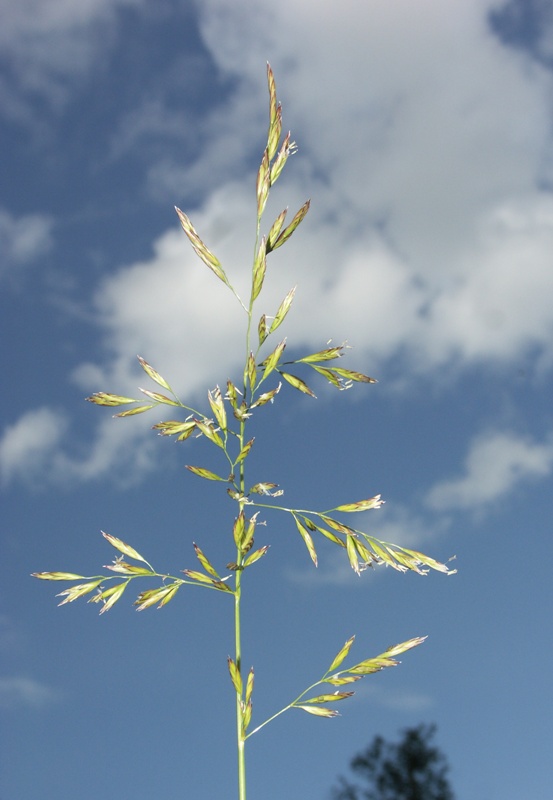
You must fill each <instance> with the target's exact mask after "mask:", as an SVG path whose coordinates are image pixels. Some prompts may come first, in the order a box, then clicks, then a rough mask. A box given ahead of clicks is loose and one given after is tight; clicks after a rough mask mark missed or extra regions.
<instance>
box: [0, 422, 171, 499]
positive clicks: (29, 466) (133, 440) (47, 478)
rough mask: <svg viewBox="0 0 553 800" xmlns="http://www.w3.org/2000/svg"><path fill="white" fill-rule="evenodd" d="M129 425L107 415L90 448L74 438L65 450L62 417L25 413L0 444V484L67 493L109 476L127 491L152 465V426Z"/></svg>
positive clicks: (153, 464)
mask: <svg viewBox="0 0 553 800" xmlns="http://www.w3.org/2000/svg"><path fill="white" fill-rule="evenodd" d="M101 411H106V409H101V410H99V413H101ZM133 422H134V424H131V425H128V424H125V421H123V420H121V421H119V424H117V421H115V420H113V419H112V418H111V415H109V416H107V417H106V416H105V415H104V416H103V417H102V418H101V419H100V421H99V422H98V423H97V425H96V426H95V427H94V429H93V433H92V436H93V441H92V443H90V444H85V443H83V442H80V443H79V442H78V441H77V439H76V437H73V438H74V440H75V441H74V442H73V443H72V446H71V447H69V446H68V442H69V440H70V437H69V435H68V431H69V423H68V421H67V419H66V418H65V416H64V415H62V414H61V413H60V412H58V411H55V410H53V409H50V408H46V407H43V408H39V409H35V410H33V411H28V412H26V413H25V414H23V415H22V416H21V417H20V418H19V419H18V420H17V421H16V422H14V423H13V424H12V425H9V426H8V427H7V428H6V429H5V431H4V433H3V435H2V438H1V439H0V477H1V479H2V483H4V485H8V484H9V483H10V482H12V481H13V480H21V481H23V482H25V483H27V484H28V485H30V486H31V487H34V488H42V487H43V486H46V485H49V484H56V485H61V486H64V487H66V488H67V487H70V486H72V485H74V484H75V482H79V481H91V480H96V479H98V478H101V477H104V476H105V475H106V474H108V473H111V474H112V475H114V479H115V481H116V482H117V483H118V484H119V485H120V486H129V485H131V484H133V483H135V482H136V481H137V480H139V479H140V478H142V477H143V476H144V475H145V474H146V473H148V472H149V471H150V470H151V469H153V468H154V466H155V464H156V460H155V437H154V436H153V434H152V432H151V430H150V427H151V425H152V422H151V421H149V420H146V421H145V420H138V419H137V420H133Z"/></svg>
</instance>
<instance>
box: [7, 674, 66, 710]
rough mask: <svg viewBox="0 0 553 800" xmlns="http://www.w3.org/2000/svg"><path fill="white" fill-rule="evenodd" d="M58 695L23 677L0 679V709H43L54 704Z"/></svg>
mask: <svg viewBox="0 0 553 800" xmlns="http://www.w3.org/2000/svg"><path fill="white" fill-rule="evenodd" d="M59 697H60V693H59V692H58V691H56V690H54V689H51V688H50V687H49V686H46V685H45V684H43V683H40V682H39V681H37V680H35V679H34V678H27V677H23V676H14V677H9V678H8V677H6V678H0V708H4V709H11V708H16V709H17V708H21V707H27V708H43V707H44V706H47V705H50V704H51V703H53V702H56V701H57V700H58V699H59Z"/></svg>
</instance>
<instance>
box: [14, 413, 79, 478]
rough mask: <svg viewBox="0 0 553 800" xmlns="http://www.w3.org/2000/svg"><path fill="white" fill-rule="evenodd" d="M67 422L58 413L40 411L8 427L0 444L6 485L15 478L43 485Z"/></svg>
mask: <svg viewBox="0 0 553 800" xmlns="http://www.w3.org/2000/svg"><path fill="white" fill-rule="evenodd" d="M65 429H66V422H65V419H64V417H63V416H62V415H61V414H60V413H59V412H57V411H53V410H51V409H49V408H39V409H36V410H34V411H28V412H27V413H26V414H23V416H22V417H20V418H19V420H18V421H17V422H15V423H13V424H12V425H10V426H8V427H7V428H6V430H5V431H4V434H3V436H2V439H1V440H0V475H1V476H2V481H3V482H4V483H9V482H10V480H12V479H13V478H20V479H22V480H24V481H28V482H31V483H32V482H34V481H38V482H39V483H42V482H43V481H42V477H41V476H42V475H43V474H44V473H48V471H49V470H50V468H51V464H50V456H51V453H52V451H53V450H55V449H56V448H57V447H58V445H59V442H60V440H61V438H62V436H63V434H64V432H65Z"/></svg>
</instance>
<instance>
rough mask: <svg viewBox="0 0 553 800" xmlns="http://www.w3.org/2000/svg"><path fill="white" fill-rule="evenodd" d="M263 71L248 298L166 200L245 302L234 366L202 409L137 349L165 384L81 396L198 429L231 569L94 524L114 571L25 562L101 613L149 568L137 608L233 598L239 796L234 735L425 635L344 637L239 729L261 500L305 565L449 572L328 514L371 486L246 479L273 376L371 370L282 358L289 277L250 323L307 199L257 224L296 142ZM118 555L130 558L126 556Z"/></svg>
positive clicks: (344, 384)
mask: <svg viewBox="0 0 553 800" xmlns="http://www.w3.org/2000/svg"><path fill="white" fill-rule="evenodd" d="M267 77H268V85H269V97H270V114H269V131H268V137H267V145H266V148H265V151H264V153H263V156H262V159H261V164H260V166H259V170H258V174H257V180H256V196H257V228H256V240H255V247H254V254H255V255H254V259H253V264H252V273H251V287H250V297H249V299H248V301H247V302H244V301H243V300H242V299H241V298H240V297H239V296H238V294H237V293H236V290H235V289H234V287H233V286H232V284H231V282H230V280H229V277H228V275H227V272H226V271H225V270H224V269H223V266H222V265H221V262H220V261H219V259H218V258H217V256H215V255H214V254H213V253H212V252H211V250H210V249H209V248H208V247H207V245H206V244H205V243H204V242H203V241H202V239H201V238H200V236H199V234H198V233H197V231H196V230H195V228H194V226H193V224H192V222H191V221H190V219H189V217H188V216H187V215H186V214H185V213H184V212H182V211H181V210H180V209H178V208H177V209H176V211H177V215H178V218H179V220H180V223H181V226H182V228H183V231H184V233H185V234H186V236H187V237H188V240H189V242H190V244H191V246H192V248H193V250H194V251H195V253H196V254H197V256H198V257H199V259H200V260H201V261H202V262H203V263H204V265H205V266H207V267H208V268H209V269H210V270H211V271H212V272H213V274H214V275H215V276H216V278H217V279H218V280H219V281H221V282H222V283H223V284H224V285H225V286H226V287H227V288H228V289H229V290H230V292H231V293H232V295H233V296H234V298H235V299H236V300H237V301H238V302H239V304H240V306H241V308H242V309H243V311H244V313H245V320H244V326H245V333H246V342H247V346H246V352H245V355H244V362H243V363H244V366H243V370H242V374H241V375H240V376H239V377H238V378H237V379H235V380H228V381H227V384H226V391H225V392H224V393H223V391H222V390H221V389H220V387H219V386H216V387H215V388H213V389H211V390H209V391H208V392H207V402H206V404H205V406H204V408H203V410H198V409H196V408H193V407H192V406H190V405H186V404H185V403H183V402H182V401H181V400H180V398H179V397H177V395H176V394H175V392H174V391H173V389H172V388H171V385H170V383H169V382H168V381H167V380H166V379H165V378H164V377H163V376H161V375H160V374H159V372H157V371H156V370H155V369H154V368H153V367H152V366H151V365H150V364H149V363H148V362H147V361H146V360H145V359H144V358H142V357H139V358H138V361H139V364H140V366H141V367H142V369H143V370H144V372H145V373H146V376H147V377H148V378H149V379H150V380H151V381H152V382H153V383H154V384H155V385H156V386H157V387H159V388H161V389H162V390H163V392H159V391H157V389H155V390H152V389H140V390H139V391H140V393H141V394H142V395H143V396H144V397H146V398H147V400H148V402H147V403H146V404H145V403H144V401H143V399H137V398H131V397H126V396H122V395H119V394H113V393H109V392H103V391H102V392H96V393H95V394H93V395H91V396H90V397H88V398H87V400H88V401H89V402H91V403H93V404H95V405H99V406H107V407H110V408H115V407H121V406H130V408H125V409H124V410H122V411H119V412H118V413H116V414H115V415H114V416H115V417H123V418H126V417H130V416H134V415H136V414H142V413H147V412H148V411H151V410H152V409H157V408H158V407H160V406H161V407H168V408H170V409H171V414H175V416H174V417H173V418H171V419H167V420H166V421H162V422H158V423H156V424H155V425H154V426H153V430H155V431H156V432H157V433H158V434H160V435H161V436H164V437H173V438H174V439H175V440H176V441H177V442H182V441H185V440H187V439H189V438H190V437H191V436H192V435H194V436H195V437H203V438H204V439H205V440H206V441H207V442H208V443H209V444H210V445H213V447H214V448H215V449H216V451H217V452H218V455H219V457H220V462H221V466H220V468H218V470H217V472H213V471H212V470H210V469H207V468H206V467H204V466H202V465H199V466H198V465H187V469H188V471H189V472H191V473H192V474H193V475H194V476H195V477H198V478H202V479H204V480H208V481H213V482H216V483H221V484H224V487H221V488H224V490H225V494H226V495H228V496H230V497H231V498H232V499H233V500H234V501H235V503H236V508H235V514H234V520H233V521H230V520H229V533H230V535H229V537H228V541H227V545H229V546H230V547H231V548H232V550H233V552H232V557H231V558H230V560H229V561H228V563H227V566H226V570H225V571H228V573H230V574H222V572H223V571H222V570H220V569H219V568H218V567H216V566H214V562H213V561H212V560H211V559H208V558H207V556H206V555H205V554H204V552H203V550H201V549H200V547H199V546H198V545H197V544H194V545H193V546H194V551H195V555H196V557H197V559H198V561H199V564H200V567H201V570H197V569H188V568H187V569H183V570H181V575H183V576H184V577H177V576H174V575H169V574H166V573H161V572H158V571H157V570H156V569H154V567H153V566H152V565H151V564H150V563H149V562H148V561H147V560H146V559H145V558H144V557H143V556H141V555H140V554H139V553H138V552H137V551H136V550H135V549H134V548H133V547H132V546H131V545H128V544H126V543H125V542H123V541H122V540H121V539H119V538H117V537H115V536H112V535H110V534H106V533H104V534H103V535H104V537H105V538H106V540H107V541H108V543H109V544H110V545H112V546H113V547H114V548H115V549H116V550H117V551H118V552H119V553H120V554H121V555H119V556H117V557H116V558H115V559H114V561H113V563H112V564H111V565H109V566H107V567H106V569H107V570H109V573H116V574H115V575H113V574H103V575H94V576H91V577H83V576H81V575H76V574H74V573H67V572H40V573H35V577H37V578H41V579H43V580H66V581H83V580H84V581H85V582H84V583H82V582H80V583H77V584H74V585H73V586H71V587H70V588H68V589H65V590H64V591H62V592H61V593H60V594H59V595H58V596H60V597H63V598H64V599H63V600H62V601H61V603H60V605H63V604H65V603H71V602H73V601H75V600H77V599H78V598H80V597H83V596H85V595H89V594H92V592H94V591H95V594H92V597H90V598H89V602H92V603H96V604H99V605H100V606H101V609H100V613H104V612H105V611H107V610H109V609H111V608H112V607H113V606H114V605H115V603H117V602H118V601H119V600H120V599H121V597H122V596H123V594H124V592H125V590H126V589H127V587H128V586H129V584H130V583H131V581H135V580H140V581H143V580H149V581H153V582H154V584H155V585H154V587H153V588H147V589H142V590H141V591H139V593H138V597H137V599H136V601H135V605H136V607H137V610H139V611H143V610H145V609H148V608H151V607H153V606H156V607H157V608H162V607H163V606H165V605H166V604H167V603H168V602H170V601H171V600H173V598H174V597H175V596H176V595H177V593H178V592H179V590H180V589H182V587H183V586H186V587H188V586H194V587H196V588H202V589H212V590H215V591H218V592H221V593H222V594H226V595H231V596H232V597H233V598H234V608H235V641H236V651H235V654H234V658H230V657H229V661H228V667H229V673H230V677H231V681H232V686H233V688H234V691H235V693H236V708H237V739H238V753H239V798H240V800H245V797H246V783H245V761H244V744H245V741H246V739H247V738H248V737H249V736H251V735H253V733H256V732H257V731H259V730H260V729H261V728H263V727H264V725H266V724H267V723H268V722H269V721H270V720H271V719H274V718H275V717H276V716H279V715H280V714H282V713H283V712H284V711H287V710H288V709H291V708H297V709H300V710H302V711H306V712H307V713H309V714H313V715H315V716H322V717H333V716H335V715H336V714H337V713H338V712H337V711H336V710H335V709H333V708H329V707H328V704H329V703H332V704H333V703H335V702H338V701H341V700H345V699H347V698H349V697H351V696H352V694H353V692H352V691H340V690H336V691H334V692H326V693H325V692H324V691H323V693H322V694H317V695H314V696H309V697H308V696H307V695H309V693H310V692H311V691H312V690H313V689H314V688H315V687H317V686H319V685H321V684H323V685H324V684H330V685H331V686H338V687H340V686H344V685H349V684H351V683H354V682H356V681H357V680H359V679H361V678H362V677H364V676H366V675H369V674H372V673H373V672H377V671H379V670H381V669H384V668H386V667H390V666H395V665H396V664H397V663H398V662H397V661H396V659H395V657H396V656H397V655H399V654H401V653H403V652H405V651H406V650H409V649H411V648H412V647H415V646H416V645H419V644H420V643H421V642H422V641H423V638H414V639H410V640H408V641H407V642H403V643H401V644H399V645H396V646H395V647H393V648H388V649H387V650H385V651H384V652H383V653H381V654H380V655H378V656H376V657H373V658H368V659H365V660H363V661H360V662H358V663H357V664H354V665H353V666H352V667H349V668H347V669H340V670H338V667H340V666H341V664H342V662H343V661H344V659H345V658H346V656H347V655H348V654H349V650H350V648H351V645H352V643H353V638H351V639H349V640H348V642H346V644H345V645H344V647H343V648H342V649H341V650H340V651H339V653H338V655H337V656H336V657H335V658H334V660H333V661H332V663H331V666H330V668H329V669H328V671H327V672H326V673H325V674H324V675H323V677H322V678H321V679H320V680H319V681H317V682H316V683H314V684H312V686H310V687H309V688H308V689H306V690H305V691H304V692H302V693H301V694H300V695H299V696H298V697H297V698H296V700H294V701H292V702H291V703H290V704H289V705H287V706H286V707H285V708H283V709H281V710H280V711H278V712H277V713H276V714H274V715H273V716H272V717H270V719H268V720H266V721H265V722H263V723H261V724H260V725H258V726H257V727H256V728H255V729H254V730H252V731H250V732H249V733H248V732H247V731H248V729H249V726H250V723H251V717H252V692H253V683H254V673H253V670H251V671H250V673H249V675H248V678H247V681H244V680H243V677H242V653H241V648H242V643H241V626H240V611H241V593H242V580H243V578H242V576H243V574H244V572H245V571H246V570H247V569H249V568H250V567H253V566H254V564H256V563H257V562H258V561H259V560H260V559H261V558H262V557H263V556H265V555H266V554H267V551H268V545H263V546H262V547H260V548H258V549H256V550H253V546H254V536H255V531H256V525H257V521H258V514H259V513H260V511H261V509H263V513H266V512H281V513H285V514H287V515H288V516H289V518H290V519H291V521H293V523H294V524H295V528H296V530H297V531H298V533H299V535H300V536H301V538H302V540H303V542H304V544H305V546H306V549H307V551H308V555H309V557H310V558H311V561H312V562H313V563H314V565H315V566H317V551H316V547H318V546H320V545H321V544H324V545H329V544H330V545H333V546H336V547H338V548H340V550H343V551H344V555H345V557H346V558H347V559H348V562H349V564H350V565H351V567H352V569H353V570H354V572H355V573H357V574H358V575H359V574H360V573H361V572H362V571H363V570H364V569H366V568H367V567H375V566H379V565H383V564H385V565H388V566H390V567H392V568H393V569H395V570H398V571H400V572H404V571H406V570H412V571H414V572H417V573H419V574H424V573H425V572H427V571H428V570H429V569H432V570H437V571H439V572H444V573H448V572H451V571H450V570H449V569H448V567H447V566H446V565H444V564H441V563H439V562H437V561H435V560H434V559H432V558H429V557H428V556H425V555H423V554H422V553H419V552H416V551H414V550H409V549H407V548H404V547H400V546H398V545H393V544H389V543H386V542H382V541H380V540H378V539H375V538H374V537H371V536H368V535H367V534H365V533H364V532H363V531H361V530H359V529H356V528H353V527H351V526H350V525H348V524H346V523H344V522H342V521H340V519H337V518H336V517H335V516H334V515H335V514H338V515H341V514H346V515H350V514H352V513H355V512H360V511H368V510H375V509H378V508H379V507H380V506H381V505H382V502H383V501H382V500H381V498H380V495H377V496H375V497H371V498H368V499H362V500H357V501H354V502H347V503H343V504H341V505H338V506H336V507H335V508H332V509H329V510H306V509H293V508H286V507H284V506H283V505H281V504H280V502H279V501H278V498H280V497H281V496H282V494H283V491H282V490H280V489H279V488H278V486H277V485H276V484H275V483H272V482H270V481H269V482H259V481H258V480H254V482H250V481H248V480H247V479H246V476H247V475H248V458H249V455H250V453H251V451H252V448H253V446H254V439H253V438H251V437H249V436H248V430H249V420H250V418H251V417H252V416H253V415H254V414H258V413H265V408H264V407H265V406H268V405H272V404H276V401H277V396H279V393H280V389H281V386H282V381H284V382H285V383H287V384H288V385H290V386H291V387H293V388H294V389H296V390H297V391H299V392H300V393H301V394H305V395H308V396H310V397H312V398H314V397H315V394H314V392H313V390H312V389H311V387H310V386H309V385H308V383H307V380H306V379H305V377H304V373H306V372H307V373H308V374H310V375H311V376H312V377H315V378H316V379H317V380H320V379H321V378H323V379H324V380H326V381H327V382H328V383H329V384H330V385H331V386H333V387H335V388H337V389H339V390H344V389H349V388H351V386H352V385H353V384H354V383H361V384H367V385H369V384H373V383H375V382H376V381H375V379H374V378H371V377H369V376H368V375H364V374H363V373H361V372H358V371H356V370H351V369H344V368H341V367H337V366H335V365H334V364H333V363H332V365H330V366H329V364H331V362H336V361H337V360H338V359H340V358H342V357H343V356H344V355H345V350H346V345H345V344H342V345H338V346H327V347H325V348H323V349H321V350H319V351H317V352H315V353H311V354H307V355H304V356H302V357H300V358H296V359H294V360H288V361H285V360H284V354H285V351H286V347H287V342H286V339H281V340H280V341H278V342H276V343H275V342H274V334H275V332H276V331H277V329H278V328H280V326H281V325H282V324H283V323H284V322H285V320H286V317H287V315H288V313H289V311H290V309H291V306H292V303H293V300H294V296H295V287H294V288H292V289H290V291H289V292H288V293H287V295H286V296H285V297H284V299H283V300H282V302H281V303H280V305H279V306H278V308H277V309H276V312H275V314H274V316H268V315H267V313H266V312H263V313H262V314H261V316H260V318H259V322H258V323H257V325H256V324H255V320H254V308H255V309H256V308H257V302H258V300H259V298H260V296H261V295H262V290H263V285H264V280H265V277H266V274H267V269H268V263H269V261H268V256H269V255H270V254H271V253H272V252H273V251H275V250H277V249H278V248H280V247H282V245H284V244H285V243H286V242H287V241H288V240H289V239H290V237H291V236H292V235H293V234H294V233H295V231H296V230H297V228H298V227H299V225H300V224H301V223H302V222H303V220H304V219H305V217H306V215H307V213H308V211H309V207H310V201H309V200H307V201H306V202H305V203H304V204H303V205H302V206H301V207H300V209H299V210H298V211H297V212H296V214H295V215H294V216H293V218H292V220H291V222H290V223H289V224H288V225H286V226H285V221H286V216H287V212H286V210H283V211H282V212H281V213H280V214H279V215H278V216H277V218H276V219H275V220H274V221H273V222H272V223H271V225H270V227H269V230H268V232H267V234H266V235H262V234H261V227H262V217H263V213H264V210H265V207H266V204H267V199H268V197H269V193H270V190H271V188H272V186H273V185H274V183H275V182H276V180H277V179H278V178H279V176H280V175H281V173H282V170H283V168H284V166H285V164H286V162H287V160H288V158H289V157H290V155H292V154H293V153H294V152H295V151H296V145H295V143H294V142H292V141H291V137H290V134H289V133H288V134H287V135H286V136H285V137H284V139H283V141H282V142H280V139H281V134H282V109H281V106H280V103H278V102H277V99H276V88H275V82H274V76H273V72H272V70H271V68H270V66H269V65H267ZM254 331H255V334H254ZM271 339H273V341H271ZM289 366H293V368H294V372H293V373H292V372H289V371H288V367H289ZM296 371H300V375H297V374H295V373H296ZM261 409H263V410H261ZM125 557H126V558H128V559H130V561H126V560H124V558H125ZM227 559H229V555H228V554H227V556H226V558H223V559H222V560H223V561H227ZM133 561H138V562H140V563H139V564H133V563H131V562H133ZM122 575H123V576H125V579H124V581H123V582H118V583H113V584H112V583H110V582H111V581H117V580H118V581H120V578H121V576H122Z"/></svg>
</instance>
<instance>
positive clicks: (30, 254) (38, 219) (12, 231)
mask: <svg viewBox="0 0 553 800" xmlns="http://www.w3.org/2000/svg"><path fill="white" fill-rule="evenodd" d="M52 227H53V220H52V219H51V218H50V217H48V216H46V215H44V214H26V215H24V216H21V217H14V216H13V215H12V214H10V213H9V212H8V211H5V210H3V209H0V278H1V277H3V275H6V274H8V273H9V272H11V271H13V270H14V269H17V268H19V267H21V266H22V265H25V264H28V263H30V262H32V261H36V259H37V258H39V257H40V256H42V255H44V253H47V252H48V250H50V248H51V247H52V244H53V240H52Z"/></svg>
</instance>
